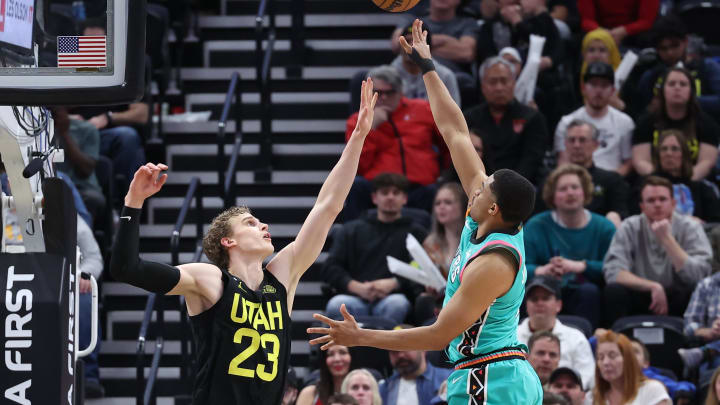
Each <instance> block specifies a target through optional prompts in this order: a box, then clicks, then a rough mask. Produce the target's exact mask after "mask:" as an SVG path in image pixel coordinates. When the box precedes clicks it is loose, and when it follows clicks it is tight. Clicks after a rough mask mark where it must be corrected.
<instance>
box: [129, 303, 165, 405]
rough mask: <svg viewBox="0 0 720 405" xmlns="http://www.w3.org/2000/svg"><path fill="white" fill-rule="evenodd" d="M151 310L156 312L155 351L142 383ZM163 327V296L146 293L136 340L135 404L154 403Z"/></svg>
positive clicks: (162, 342) (146, 404)
mask: <svg viewBox="0 0 720 405" xmlns="http://www.w3.org/2000/svg"><path fill="white" fill-rule="evenodd" d="M153 310H154V311H155V312H156V318H155V325H156V338H155V353H153V358H152V363H151V366H150V372H149V374H148V379H147V382H146V383H145V384H144V385H143V383H142V382H143V381H145V375H144V370H145V343H146V339H147V335H148V329H149V326H150V321H151V320H152V313H153ZM164 329H165V308H164V305H163V297H162V296H160V297H159V298H158V297H157V294H154V293H152V294H150V295H148V298H147V302H146V303H145V313H144V315H143V321H142V324H141V325H140V333H139V334H138V341H137V368H136V378H137V381H138V385H137V392H136V404H138V405H155V399H156V398H155V381H156V380H157V372H158V367H159V366H160V357H162V354H163V349H164V340H163V334H164Z"/></svg>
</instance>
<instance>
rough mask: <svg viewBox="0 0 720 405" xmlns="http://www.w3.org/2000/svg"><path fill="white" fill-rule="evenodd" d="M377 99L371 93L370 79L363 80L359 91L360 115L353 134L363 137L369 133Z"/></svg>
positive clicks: (371, 83)
mask: <svg viewBox="0 0 720 405" xmlns="http://www.w3.org/2000/svg"><path fill="white" fill-rule="evenodd" d="M377 98H378V95H377V93H374V92H373V82H372V79H371V78H369V77H368V79H367V80H363V82H362V88H361V90H360V113H359V115H358V121H357V124H356V125H355V131H354V133H357V134H360V135H362V136H365V135H367V134H368V132H370V129H371V128H372V123H373V116H374V114H375V102H376V101H377Z"/></svg>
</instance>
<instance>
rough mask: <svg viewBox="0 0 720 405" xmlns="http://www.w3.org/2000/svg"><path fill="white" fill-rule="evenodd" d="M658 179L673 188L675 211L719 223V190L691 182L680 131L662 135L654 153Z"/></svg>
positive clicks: (707, 183) (688, 160) (708, 183)
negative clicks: (661, 179) (665, 180)
mask: <svg viewBox="0 0 720 405" xmlns="http://www.w3.org/2000/svg"><path fill="white" fill-rule="evenodd" d="M653 166H655V167H656V168H657V172H656V173H655V174H656V175H657V176H660V177H665V178H666V179H668V180H670V182H671V183H672V184H673V196H674V198H675V201H676V202H677V205H676V206H675V211H676V212H678V213H680V214H684V215H689V216H692V217H694V218H696V219H699V220H701V221H709V222H717V221H720V210H718V209H717V207H720V199H719V198H718V191H717V187H716V186H715V185H714V184H712V183H711V182H709V181H707V180H702V181H693V180H692V162H691V161H690V149H688V146H687V142H685V136H684V135H683V133H682V132H680V131H678V130H677V129H666V130H664V131H661V132H660V136H659V137H658V147H657V148H655V150H654V152H653Z"/></svg>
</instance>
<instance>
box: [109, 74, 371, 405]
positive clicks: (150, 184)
mask: <svg viewBox="0 0 720 405" xmlns="http://www.w3.org/2000/svg"><path fill="white" fill-rule="evenodd" d="M376 100H377V94H373V84H372V80H370V79H368V80H367V81H366V82H363V84H362V91H361V102H360V116H359V119H358V123H357V126H356V127H355V131H354V132H353V134H352V136H351V137H350V139H349V140H348V142H347V145H346V146H345V149H344V150H343V153H342V156H340V160H339V161H338V163H337V164H336V165H335V167H334V168H333V169H332V171H331V172H330V174H329V175H328V177H327V179H326V180H325V183H324V184H323V186H322V188H321V189H320V193H319V194H318V197H317V201H316V202H315V205H314V206H313V208H312V210H311V211H310V214H309V215H308V217H307V219H306V220H305V222H304V223H303V225H302V227H301V228H300V232H299V233H298V235H297V238H295V241H294V242H292V243H290V244H289V245H287V246H286V247H285V248H283V249H282V250H281V251H280V252H278V254H277V255H275V257H274V258H273V259H272V260H270V262H269V263H268V264H267V266H266V267H265V268H263V261H264V260H265V259H266V258H267V257H268V256H269V255H270V254H272V253H273V250H274V248H273V245H272V240H271V239H270V233H269V232H268V226H267V225H266V224H264V223H262V222H260V220H258V219H257V218H255V217H254V216H253V215H252V214H251V213H250V212H249V210H248V209H247V208H245V207H233V208H229V209H227V210H226V211H224V212H223V213H221V214H220V215H218V216H217V217H216V218H215V219H214V220H213V222H212V224H211V225H210V229H209V230H208V232H207V235H206V236H205V237H204V238H203V249H204V250H205V254H206V255H207V257H208V258H209V259H210V260H211V261H212V262H213V264H210V263H189V264H183V265H180V266H177V267H173V266H169V265H167V264H163V263H154V262H149V261H144V260H141V259H140V258H139V257H138V236H139V235H138V234H139V222H140V212H141V209H140V208H141V207H142V205H143V202H144V201H145V200H146V199H147V198H149V197H150V196H151V195H153V194H155V193H157V192H158V191H159V190H160V188H161V187H162V185H163V183H165V180H166V179H167V175H165V174H163V175H161V176H160V177H158V174H159V173H161V171H162V170H166V169H167V166H165V165H162V164H158V165H154V164H152V163H148V164H146V165H145V166H142V167H141V168H140V169H139V170H138V171H137V172H136V173H135V176H134V178H133V180H132V183H131V184H130V189H129V190H128V193H127V195H126V196H125V207H124V208H123V211H122V214H121V216H120V225H119V227H118V231H117V236H116V239H115V243H114V245H113V252H112V259H111V265H110V271H111V273H112V275H113V277H114V278H115V279H116V280H119V281H124V282H126V283H129V284H132V285H134V286H137V287H140V288H143V289H145V290H147V291H151V292H155V293H158V294H168V295H183V296H184V297H185V302H186V305H187V311H188V314H189V315H190V323H191V326H192V329H193V335H194V336H195V342H196V343H197V353H195V356H196V359H197V367H196V368H197V373H196V375H194V376H193V378H192V379H193V383H194V384H193V393H192V396H193V405H220V404H222V405H240V404H253V405H278V404H280V403H281V401H282V396H283V391H284V388H285V377H286V374H287V369H288V363H289V361H290V340H291V339H290V313H291V312H292V306H293V299H294V297H295V289H296V288H297V285H298V282H299V281H300V277H301V276H302V275H303V273H304V272H305V271H306V270H307V269H308V267H310V265H312V264H313V262H315V259H317V257H318V255H319V254H320V251H321V250H322V247H323V245H324V244H325V239H326V237H327V234H328V231H329V230H330V227H331V226H332V224H333V222H334V221H335V217H336V216H337V215H338V214H339V213H340V210H342V208H343V203H344V202H345V198H346V197H347V195H348V192H349V191H350V187H351V186H352V182H353V179H354V178H355V174H356V173H357V167H358V161H359V160H360V152H361V151H362V146H363V142H364V141H365V137H366V136H367V135H368V132H369V131H370V127H371V125H372V121H373V108H374V106H375V102H376Z"/></svg>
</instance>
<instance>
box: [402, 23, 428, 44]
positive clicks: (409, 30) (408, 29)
mask: <svg viewBox="0 0 720 405" xmlns="http://www.w3.org/2000/svg"><path fill="white" fill-rule="evenodd" d="M412 30H413V23H412V22H410V24H408V25H406V26H405V28H403V30H402V31H400V35H408V34H410V35H412ZM422 30H423V31H427V43H428V45H430V47H432V33H431V32H430V28H428V26H427V25H426V24H423V26H422Z"/></svg>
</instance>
